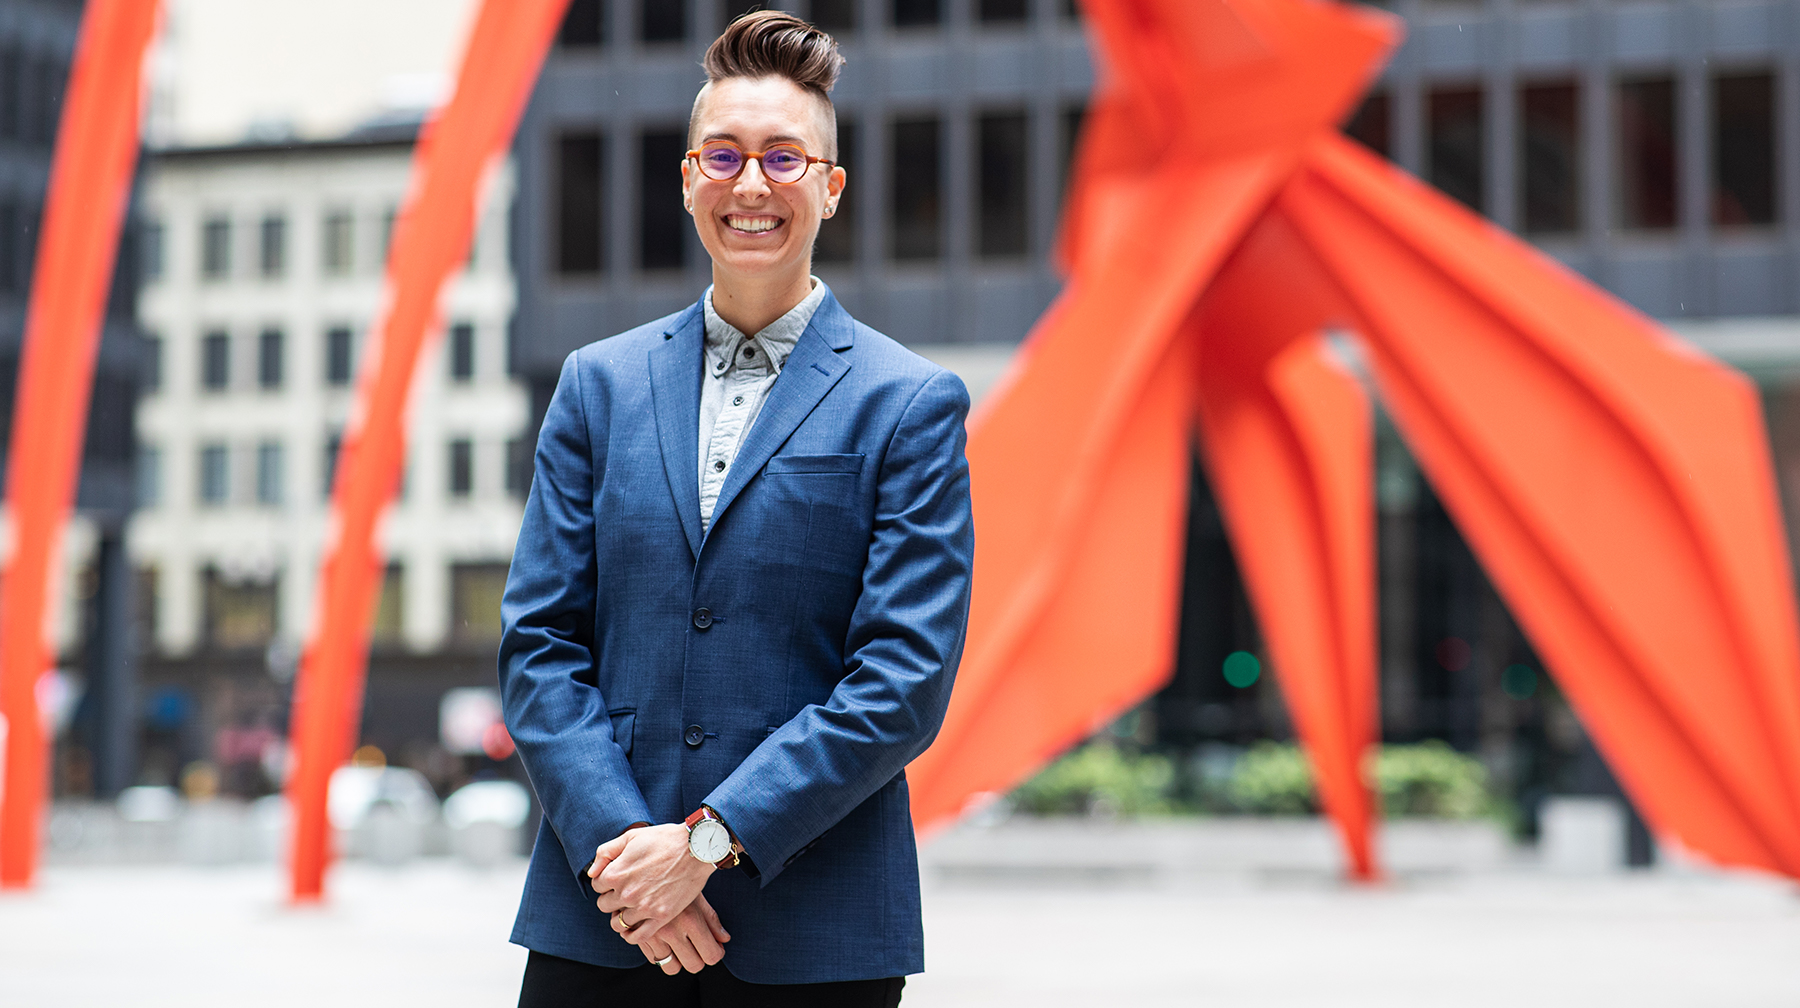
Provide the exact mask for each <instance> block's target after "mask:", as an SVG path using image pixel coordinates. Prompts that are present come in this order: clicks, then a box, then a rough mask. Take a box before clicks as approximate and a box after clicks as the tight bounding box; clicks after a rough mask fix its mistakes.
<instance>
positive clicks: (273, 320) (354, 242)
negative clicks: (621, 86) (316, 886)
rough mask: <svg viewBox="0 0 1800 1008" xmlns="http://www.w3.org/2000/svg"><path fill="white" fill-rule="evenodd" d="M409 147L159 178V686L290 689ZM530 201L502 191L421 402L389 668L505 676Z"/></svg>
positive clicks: (393, 547) (270, 153)
mask: <svg viewBox="0 0 1800 1008" xmlns="http://www.w3.org/2000/svg"><path fill="white" fill-rule="evenodd" d="M411 135H412V130H411V129H410V128H404V129H389V130H385V131H381V130H366V131H363V132H362V133H360V134H353V135H352V136H351V137H349V138H346V139H343V140H338V141H331V142H304V143H246V144H240V145H232V146H222V147H208V148H189V149H174V150H163V151H159V152H156V153H155V154H153V155H152V156H150V157H148V158H147V159H146V162H145V168H144V180H143V189H142V195H141V203H142V216H143V219H144V221H145V228H144V231H145V238H144V266H145V270H144V272H145V281H144V285H143V287H142V291H141V293H140V295H139V302H138V312H139V319H140V323H141V325H142V327H143V329H144V331H145V333H146V334H147V335H148V336H149V337H150V338H151V339H152V341H153V342H152V344H151V346H152V348H153V353H152V354H151V357H152V363H151V365H150V367H149V372H150V373H149V374H148V375H146V381H145V388H144V392H143V396H142V399H141V400H140V403H139V405H138V408H137V433H138V440H139V443H140V444H141V446H142V454H141V456H140V460H139V467H138V469H139V482H140V500H141V507H140V510H139V511H137V513H136V514H135V515H134V516H133V518H132V521H131V526H130V532H129V542H130V550H131V555H132V558H133V561H134V563H135V564H136V567H137V569H138V570H139V571H140V579H139V589H138V594H139V605H140V610H141V611H142V612H143V613H144V614H145V624H144V625H145V629H146V631H148V632H149V634H150V636H151V638H152V639H151V640H147V641H142V642H141V644H142V646H143V649H144V653H145V656H146V662H147V665H148V669H147V671H148V672H149V673H150V677H151V678H152V679H157V678H165V677H167V676H168V675H171V674H175V673H176V672H178V670H179V669H180V668H181V667H182V666H184V665H186V666H191V667H195V668H201V667H204V668H205V669H207V670H210V671H211V672H214V673H221V672H228V673H229V674H230V675H231V676H233V677H241V676H249V675H252V674H253V673H262V672H269V673H273V675H274V678H275V679H276V680H277V681H279V680H280V679H282V678H284V676H285V674H286V673H287V672H289V671H291V661H292V656H293V655H294V654H295V653H296V652H297V648H298V646H299V644H300V643H301V642H302V641H304V640H305V639H306V637H307V634H308V633H309V631H310V629H311V626H312V620H313V612H314V608H315V604H316V591H317V571H318V565H319V560H320V554H321V549H322V545H323V543H324V540H325V536H326V529H327V511H328V504H329V486H330V479H331V471H332V466H333V460H334V458H335V452H336V448H337V446H338V438H339V434H340V432H341V431H342V429H343V427H344V425H345V423H346V420H347V418H348V416H349V413H350V409H351V401H352V397H353V390H354V387H355V380H356V372H357V371H358V369H359V368H360V366H361V357H362V353H363V350H364V348H365V346H366V343H367V338H368V337H369V335H370V331H371V326H373V325H375V324H377V322H378V319H379V316H380V312H381V308H382V298H383V275H384V267H385V259H386V245H387V241H388V237H389V234H390V232H391V229H392V227H393V223H394V219H395V214H396V212H397V210H398V208H399V206H400V204H401V201H402V197H403V195H404V193H405V192H406V189H407V185H408V179H409V175H410V171H411V161H412V142H411ZM511 185H512V183H511V172H510V169H509V168H504V167H503V168H501V169H498V170H496V171H495V172H494V173H493V177H492V180H491V182H490V184H489V186H488V190H489V191H488V192H487V194H486V198H485V200H484V202H483V204H482V205H483V211H482V214H481V218H480V225H479V229H478V233H477V238H476V243H475V249H474V252H473V255H472V256H471V260H470V263H469V265H468V267H467V269H466V270H465V271H464V272H463V273H462V274H461V275H460V276H458V277H457V278H456V279H455V280H454V281H453V283H452V284H451V285H450V287H449V290H448V291H447V293H446V296H445V299H444V321H445V328H446V334H445V336H444V338H442V339H440V340H438V341H437V342H436V343H435V344H434V345H433V348H432V349H430V350H429V351H428V353H427V355H426V357H425V359H424V360H423V363H422V366H421V368H420V371H419V373H418V378H417V380H416V383H415V385H414V390H413V399H412V404H411V414H410V421H409V427H408V465H407V472H406V477H405V480H404V486H403V490H402V494H401V498H400V500H399V501H398V502H397V503H396V504H395V505H394V506H393V507H392V508H391V509H390V511H389V513H388V515H387V518H386V520H385V521H384V523H383V527H382V531H381V539H382V542H381V545H382V547H383V549H384V550H385V551H386V553H387V556H388V557H389V563H390V567H389V570H388V576H387V580H386V582H385V585H384V590H383V595H382V601H381V605H380V609H379V611H378V613H377V617H376V655H377V667H379V665H380V660H381V657H382V656H383V655H386V656H389V657H391V658H392V659H393V660H395V661H398V662H400V663H401V664H403V665H407V666H409V667H412V668H414V669H419V668H421V667H422V666H424V665H430V664H431V662H432V659H433V657H434V656H446V657H455V658H458V659H459V660H460V663H461V664H462V665H463V666H465V667H467V668H470V669H473V668H475V667H478V666H479V665H481V664H482V662H481V661H479V660H478V656H481V655H485V657H486V659H487V661H486V662H485V664H486V668H487V675H489V676H491V675H492V665H491V658H492V655H493V645H494V641H495V640H496V639H497V637H498V627H499V606H498V600H499V592H500V587H501V585H502V584H503V581H504V577H505V570H506V563H507V561H508V559H509V558H510V556H511V551H512V544H513V540H514V538H515V536H516V534H517V532H518V525H519V519H520V513H521V508H522V498H523V488H522V487H521V486H520V485H519V478H518V477H519V475H520V474H523V476H524V478H525V479H529V469H528V468H522V467H521V466H520V465H519V463H520V461H521V460H522V456H521V453H522V452H523V451H524V450H525V446H524V445H523V444H522V442H521V441H520V435H521V432H522V431H523V430H524V429H525V426H526V423H527V415H528V413H529V402H528V398H527V393H526V390H525V387H524V386H523V385H522V384H521V383H520V382H519V381H518V380H516V379H515V378H514V377H513V376H512V375H511V374H510V373H509V365H508V332H509V325H510V323H511V318H512V313H513V304H514V285H513V280H512V275H511V272H510V268H509V263H508V250H507V245H506V242H507V213H508V205H509V203H510V199H511ZM159 670H160V671H159ZM177 678H180V676H177ZM451 678H452V679H454V678H457V677H456V676H452V677H451ZM196 685H198V684H197V683H196ZM420 699H424V698H423V697H420ZM373 702H374V700H373V699H372V703H373ZM206 706H209V707H211V706H212V705H210V704H209V705H206ZM229 716H230V715H229V713H228V712H226V711H223V710H214V711H213V712H212V717H211V718H210V719H209V720H212V721H213V723H214V726H215V727H217V726H218V721H219V719H220V718H224V717H229Z"/></svg>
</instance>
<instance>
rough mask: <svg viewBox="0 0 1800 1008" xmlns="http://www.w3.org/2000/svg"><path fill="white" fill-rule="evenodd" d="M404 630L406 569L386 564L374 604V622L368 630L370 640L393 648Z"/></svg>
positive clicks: (397, 565)
mask: <svg viewBox="0 0 1800 1008" xmlns="http://www.w3.org/2000/svg"><path fill="white" fill-rule="evenodd" d="M405 629H406V569H405V568H403V567H401V566H400V565H399V564H388V565H387V569H386V570H384V571H382V572H381V597H380V600H379V601H378V602H376V604H375V622H374V625H373V626H371V627H370V628H369V630H370V634H369V636H370V639H371V641H372V642H373V643H375V644H377V645H380V646H383V647H394V646H395V645H397V644H399V643H400V641H401V635H402V634H403V633H404V632H405Z"/></svg>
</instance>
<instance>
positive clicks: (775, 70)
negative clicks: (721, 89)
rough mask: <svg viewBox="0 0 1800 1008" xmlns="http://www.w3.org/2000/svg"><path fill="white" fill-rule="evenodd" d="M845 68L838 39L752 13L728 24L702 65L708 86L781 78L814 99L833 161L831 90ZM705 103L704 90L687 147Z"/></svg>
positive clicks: (796, 22) (781, 15)
mask: <svg viewBox="0 0 1800 1008" xmlns="http://www.w3.org/2000/svg"><path fill="white" fill-rule="evenodd" d="M843 65H844V57H843V56H841V55H839V53H838V44H837V39H834V38H832V37H831V36H830V35H828V34H826V33H825V32H822V31H820V30H819V29H817V28H815V27H813V26H812V25H811V24H810V23H808V22H806V21H803V20H801V19H800V18H797V17H795V16H794V15H792V14H789V13H787V12H786V11H778V10H755V11H751V12H749V13H748V14H745V15H743V16H742V17H740V18H738V19H737V20H736V21H733V22H731V24H730V25H728V26H726V28H725V31H724V33H723V34H721V35H720V36H719V37H718V38H717V39H714V40H713V44H712V45H710V46H708V47H707V49H706V56H705V58H703V59H702V60H701V61H700V66H701V68H702V69H704V70H705V71H706V82H707V84H708V85H709V86H710V85H712V84H717V83H718V82H719V81H722V80H729V79H731V78H733V77H745V78H749V79H751V80H756V79H759V78H763V77H781V78H783V79H785V80H790V81H793V82H794V83H795V84H796V85H798V86H799V87H800V88H801V89H802V90H804V91H806V92H807V93H808V94H811V95H812V96H813V97H815V98H817V99H818V100H819V104H820V105H821V106H823V108H824V113H825V125H826V136H825V143H826V150H825V155H826V156H828V157H832V158H835V157H837V109H836V108H835V107H834V106H833V105H832V104H831V89H832V88H833V87H835V86H836V85H837V79H838V71H839V70H840V69H841V68H842V67H843ZM704 97H705V91H704V89H703V90H702V91H701V94H700V95H699V96H697V97H696V98H695V100H694V112H693V115H692V116H690V117H689V119H688V137H689V142H690V143H691V142H693V136H694V132H695V131H696V130H697V129H699V128H700V102H701V100H702V99H703V98H704Z"/></svg>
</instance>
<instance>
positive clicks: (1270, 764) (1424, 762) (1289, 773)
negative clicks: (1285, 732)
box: [1227, 740, 1495, 819]
mask: <svg viewBox="0 0 1800 1008" xmlns="http://www.w3.org/2000/svg"><path fill="white" fill-rule="evenodd" d="M1372 762H1373V764H1374V766H1373V768H1372V769H1373V775H1374V784H1375V786H1376V787H1377V788H1378V789H1379V790H1380V792H1381V804H1382V809H1383V811H1384V813H1385V814H1387V815H1390V816H1433V817H1438V818H1444V819H1474V818H1477V817H1479V816H1483V815H1487V814H1489V813H1490V812H1491V811H1493V810H1494V808H1495V803H1494V800H1493V798H1492V797H1491V796H1490V795H1489V794H1488V790H1487V783H1488V781H1487V770H1486V768H1484V767H1483V766H1482V765H1481V761H1480V760H1477V759H1475V758H1474V757H1472V756H1465V755H1463V754H1462V753H1459V752H1457V751H1455V750H1454V749H1451V748H1450V747H1449V746H1448V745H1446V744H1444V743H1443V742H1440V741H1436V740H1433V741H1429V742H1421V743H1419V744H1417V745H1390V746H1382V747H1381V748H1380V750H1379V751H1378V752H1377V754H1376V756H1375V759H1374V760H1373V761H1372ZM1227 791H1228V794H1229V797H1230V799H1231V802H1232V804H1233V805H1235V806H1236V807H1237V808H1238V809H1239V810H1241V811H1244V812H1252V813H1257V814H1261V815H1304V814H1310V813H1316V812H1318V811H1319V799H1318V794H1317V792H1316V791H1315V790H1314V788H1313V776H1312V766H1311V764H1309V763H1308V762H1307V760H1306V757H1305V755H1304V754H1303V753H1302V752H1301V751H1300V748H1299V747H1298V746H1294V745H1283V744H1278V743H1274V742H1260V743H1258V744H1256V745H1255V746H1252V747H1251V749H1250V751H1249V752H1247V753H1245V754H1244V755H1243V757H1242V758H1240V759H1239V760H1238V764H1237V767H1236V769H1235V771H1234V772H1233V773H1232V776H1231V779H1230V782H1229V785H1228V787H1227Z"/></svg>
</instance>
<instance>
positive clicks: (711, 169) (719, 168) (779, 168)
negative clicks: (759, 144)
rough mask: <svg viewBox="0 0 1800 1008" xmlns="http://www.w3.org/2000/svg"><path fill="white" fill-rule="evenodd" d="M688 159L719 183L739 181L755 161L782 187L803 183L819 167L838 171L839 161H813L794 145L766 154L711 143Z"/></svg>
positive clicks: (726, 142)
mask: <svg viewBox="0 0 1800 1008" xmlns="http://www.w3.org/2000/svg"><path fill="white" fill-rule="evenodd" d="M687 156H688V157H691V158H694V159H695V160H697V161H699V162H700V173H701V174H702V175H705V176H706V177H707V178H709V179H712V180H714V181H715V182H729V181H731V180H732V179H734V178H737V177H738V176H739V175H741V174H743V172H744V163H745V162H747V161H749V160H750V159H751V158H755V159H756V160H757V161H758V162H760V163H761V164H762V172H763V175H764V176H765V177H767V178H768V180H769V181H770V182H779V183H781V184H782V185H792V184H793V183H795V182H798V181H800V180H801V179H802V178H804V177H805V175H806V172H807V170H808V169H810V168H811V167H812V166H813V165H815V164H822V165H824V166H825V167H826V168H828V169H829V168H835V167H837V162H836V161H832V160H830V159H829V158H822V157H811V156H809V155H808V154H807V153H806V148H804V147H801V146H800V145H799V144H790V143H780V144H775V145H773V146H771V147H770V148H769V149H768V150H765V151H747V150H745V149H744V148H742V147H739V146H738V145H737V144H734V143H732V142H731V141H730V140H708V141H707V142H705V143H703V144H701V145H700V149H699V150H691V151H688V152H687Z"/></svg>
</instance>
